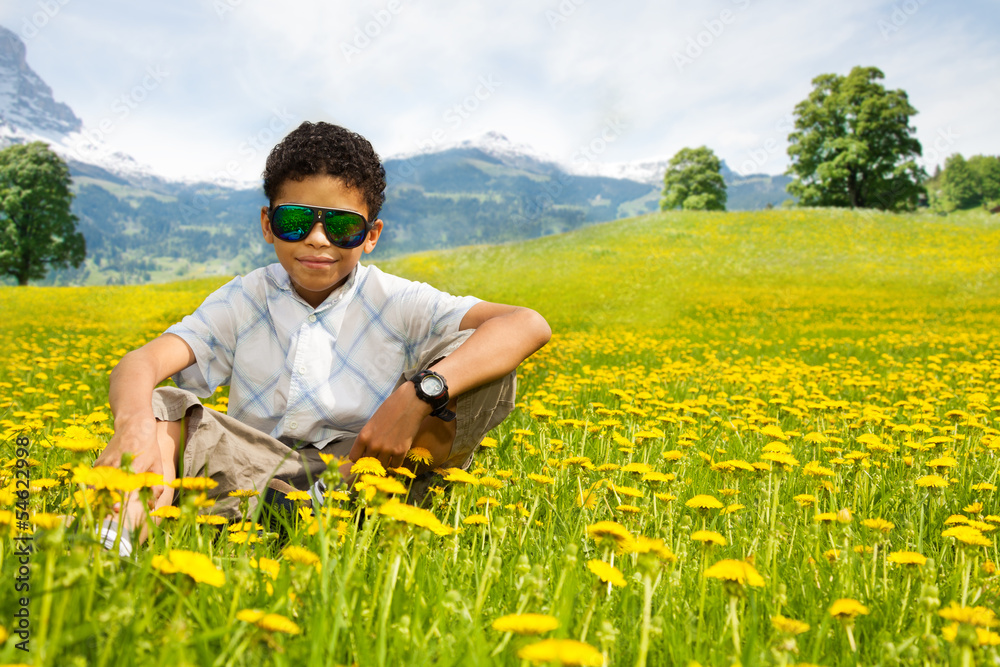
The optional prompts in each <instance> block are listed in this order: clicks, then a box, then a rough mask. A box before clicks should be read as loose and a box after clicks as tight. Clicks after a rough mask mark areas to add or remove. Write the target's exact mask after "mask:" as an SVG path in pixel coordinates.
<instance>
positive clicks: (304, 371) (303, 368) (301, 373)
mask: <svg viewBox="0 0 1000 667" xmlns="http://www.w3.org/2000/svg"><path fill="white" fill-rule="evenodd" d="M305 374H306V367H305V366H299V375H305Z"/></svg>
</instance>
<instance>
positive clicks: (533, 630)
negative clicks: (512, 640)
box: [493, 614, 559, 635]
mask: <svg viewBox="0 0 1000 667" xmlns="http://www.w3.org/2000/svg"><path fill="white" fill-rule="evenodd" d="M558 627H559V620H558V619H557V618H556V617H555V616H549V615H548V614H508V615H507V616H501V617H500V618H498V619H496V620H495V621H493V629H494V630H496V631H497V632H513V633H514V634H517V635H540V634H543V633H545V632H549V631H551V630H555V629H556V628H558Z"/></svg>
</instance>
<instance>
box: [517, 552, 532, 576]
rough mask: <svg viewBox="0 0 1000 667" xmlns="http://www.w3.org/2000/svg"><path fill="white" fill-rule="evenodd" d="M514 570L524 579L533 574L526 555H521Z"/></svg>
mask: <svg viewBox="0 0 1000 667" xmlns="http://www.w3.org/2000/svg"><path fill="white" fill-rule="evenodd" d="M514 570H515V571H516V572H517V573H518V575H520V576H522V577H523V576H524V575H526V574H528V573H529V572H531V561H529V560H528V556H527V555H526V554H521V555H520V556H519V557H518V559H517V565H516V566H514Z"/></svg>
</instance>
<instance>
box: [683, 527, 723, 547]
mask: <svg viewBox="0 0 1000 667" xmlns="http://www.w3.org/2000/svg"><path fill="white" fill-rule="evenodd" d="M691 539H692V540H694V541H695V542H701V543H702V544H705V545H713V544H714V545H717V546H720V547H724V546H726V538H725V537H723V536H722V535H720V534H719V533H717V532H715V531H714V530H696V531H694V532H693V533H691Z"/></svg>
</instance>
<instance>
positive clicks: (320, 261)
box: [296, 255, 337, 268]
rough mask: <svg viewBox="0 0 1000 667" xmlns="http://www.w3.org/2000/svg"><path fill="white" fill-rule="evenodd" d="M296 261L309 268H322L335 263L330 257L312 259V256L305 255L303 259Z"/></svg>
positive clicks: (298, 258)
mask: <svg viewBox="0 0 1000 667" xmlns="http://www.w3.org/2000/svg"><path fill="white" fill-rule="evenodd" d="M296 260H297V261H298V262H299V263H300V264H303V265H305V266H307V267H310V268H324V267H326V266H329V265H330V264H333V263H335V262H336V261H337V260H335V259H333V258H332V257H314V256H312V255H307V256H305V257H297V258H296Z"/></svg>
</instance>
